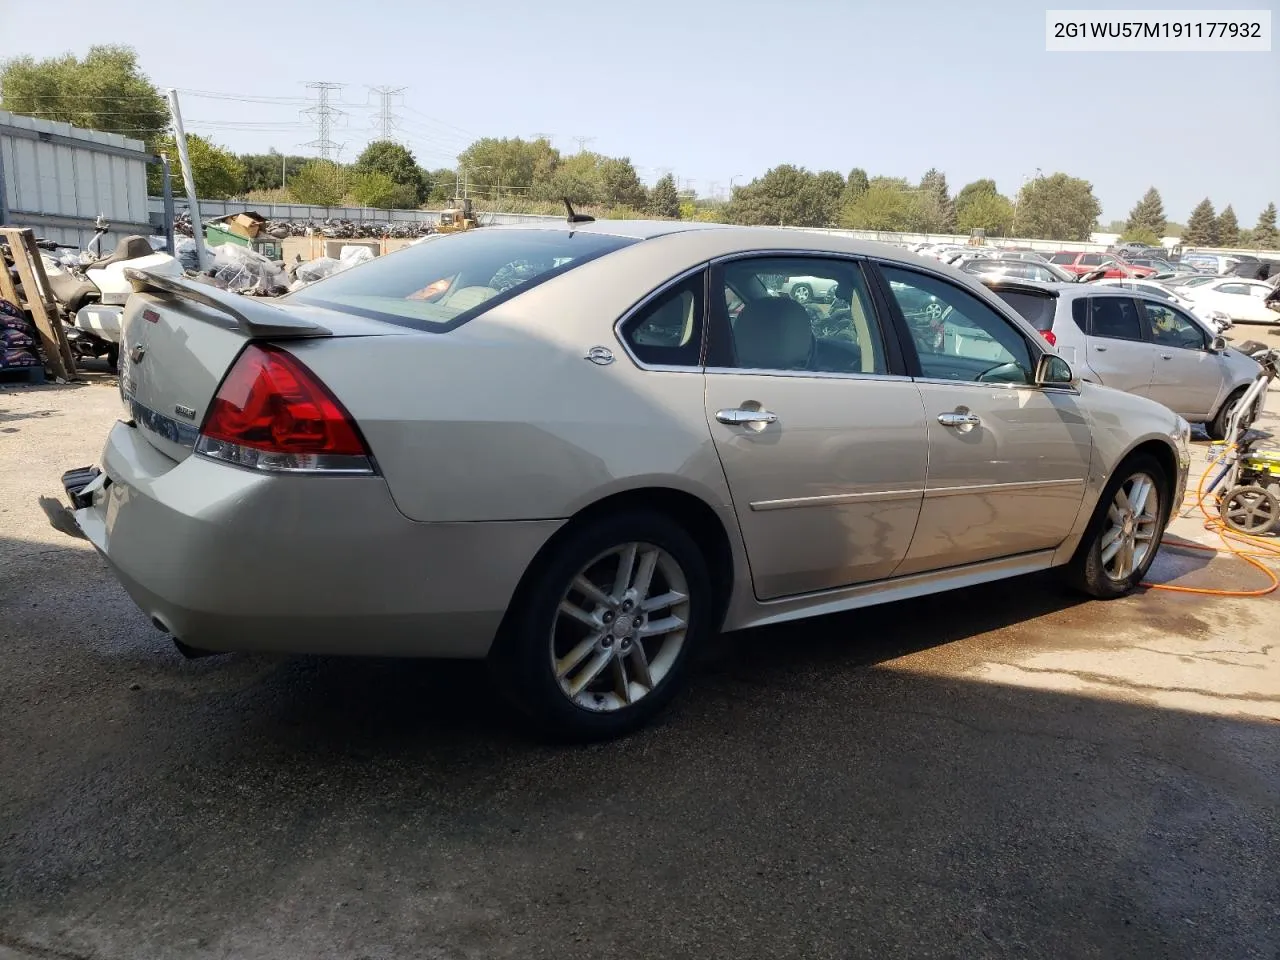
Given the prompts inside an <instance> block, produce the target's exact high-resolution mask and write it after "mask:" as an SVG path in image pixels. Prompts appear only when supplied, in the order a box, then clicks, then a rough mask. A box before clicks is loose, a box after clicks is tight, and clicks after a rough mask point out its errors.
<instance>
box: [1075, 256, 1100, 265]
mask: <svg viewBox="0 0 1280 960" xmlns="http://www.w3.org/2000/svg"><path fill="white" fill-rule="evenodd" d="M1101 264H1102V254H1100V253H1086V254H1085V255H1084V256H1082V257H1081V258H1080V265H1081V266H1085V267H1096V266H1100V265H1101Z"/></svg>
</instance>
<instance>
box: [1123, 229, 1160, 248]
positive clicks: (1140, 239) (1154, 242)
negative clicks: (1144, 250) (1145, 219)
mask: <svg viewBox="0 0 1280 960" xmlns="http://www.w3.org/2000/svg"><path fill="white" fill-rule="evenodd" d="M1160 239H1161V238H1160V237H1158V236H1157V235H1156V234H1155V233H1153V232H1152V231H1151V230H1150V229H1149V228H1147V227H1137V228H1131V229H1129V230H1126V231H1125V232H1124V233H1122V234H1120V242H1121V243H1145V244H1146V245H1147V246H1148V247H1158V246H1160Z"/></svg>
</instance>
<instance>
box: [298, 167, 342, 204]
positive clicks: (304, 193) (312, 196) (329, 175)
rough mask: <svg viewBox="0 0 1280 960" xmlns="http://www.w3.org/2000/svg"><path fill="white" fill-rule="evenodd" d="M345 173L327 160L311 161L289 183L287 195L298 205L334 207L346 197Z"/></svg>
mask: <svg viewBox="0 0 1280 960" xmlns="http://www.w3.org/2000/svg"><path fill="white" fill-rule="evenodd" d="M346 179H347V178H346V171H344V170H343V169H342V167H340V166H338V165H337V164H336V163H331V162H330V161H328V160H312V161H311V162H310V163H308V164H307V165H306V166H304V167H303V168H302V169H301V170H299V171H298V172H297V173H296V174H294V176H293V179H291V180H290V181H289V193H290V194H292V196H293V199H294V200H296V201H297V202H298V203H309V204H313V205H314V206H317V207H334V206H337V205H338V204H339V203H341V202H342V198H343V197H344V196H346V193H347V184H346Z"/></svg>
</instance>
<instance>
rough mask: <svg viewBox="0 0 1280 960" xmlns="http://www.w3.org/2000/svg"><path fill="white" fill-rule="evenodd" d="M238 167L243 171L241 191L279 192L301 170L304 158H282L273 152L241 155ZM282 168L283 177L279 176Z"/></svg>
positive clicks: (304, 162) (304, 161) (305, 159)
mask: <svg viewBox="0 0 1280 960" xmlns="http://www.w3.org/2000/svg"><path fill="white" fill-rule="evenodd" d="M239 160H240V166H241V167H242V168H243V169H244V183H243V184H242V186H241V190H242V192H244V193H248V192H249V191H250V190H279V189H282V188H284V187H285V185H286V184H287V183H288V180H289V178H290V177H292V176H293V175H294V174H295V173H297V172H298V171H299V170H301V169H302V168H303V166H304V165H305V164H306V162H307V158H306V157H297V156H288V157H285V156H282V155H281V154H280V153H278V152H277V151H275V150H268V151H267V152H266V153H242V154H241V155H240V157H239ZM282 167H283V173H284V177H283V179H282V178H281V176H280V174H281V172H282V170H281V168H282Z"/></svg>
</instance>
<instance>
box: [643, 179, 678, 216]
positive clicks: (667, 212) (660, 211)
mask: <svg viewBox="0 0 1280 960" xmlns="http://www.w3.org/2000/svg"><path fill="white" fill-rule="evenodd" d="M646 209H647V210H648V211H649V213H650V214H652V215H653V216H655V217H663V218H665V219H668V220H674V219H675V218H676V217H678V216H680V194H679V193H678V192H677V191H676V181H675V177H673V176H671V174H669V173H668V174H667V175H666V176H663V177H659V178H658V182H657V183H655V184H654V185H653V189H652V190H650V191H649V202H648V205H647V207H646Z"/></svg>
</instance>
